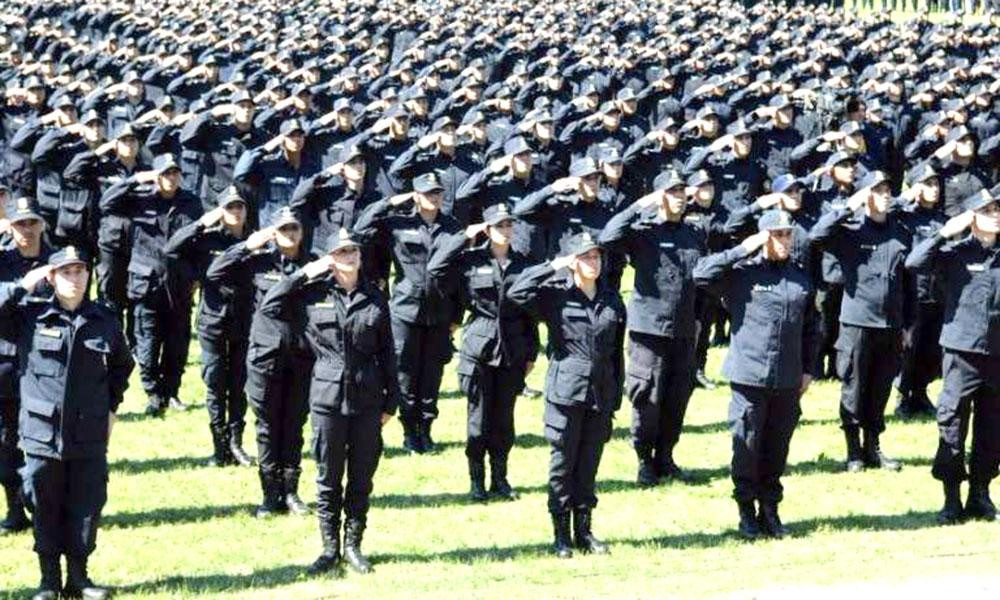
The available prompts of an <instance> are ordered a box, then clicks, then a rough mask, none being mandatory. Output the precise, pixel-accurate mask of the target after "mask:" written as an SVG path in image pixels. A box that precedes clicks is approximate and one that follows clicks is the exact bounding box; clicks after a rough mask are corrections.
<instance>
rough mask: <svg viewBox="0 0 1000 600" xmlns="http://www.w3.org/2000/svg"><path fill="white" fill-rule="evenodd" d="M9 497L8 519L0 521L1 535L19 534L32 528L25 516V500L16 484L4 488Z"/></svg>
mask: <svg viewBox="0 0 1000 600" xmlns="http://www.w3.org/2000/svg"><path fill="white" fill-rule="evenodd" d="M3 491H4V495H5V496H7V517H6V518H5V519H4V520H3V521H0V535H6V534H9V533H19V532H21V531H25V530H27V529H30V528H31V521H30V520H29V519H28V517H27V515H25V514H24V498H22V497H21V490H20V489H19V488H18V486H17V485H16V484H9V485H4V486H3Z"/></svg>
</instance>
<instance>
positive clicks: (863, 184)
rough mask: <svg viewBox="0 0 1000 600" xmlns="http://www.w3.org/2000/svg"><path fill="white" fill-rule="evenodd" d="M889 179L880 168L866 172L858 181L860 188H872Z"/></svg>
mask: <svg viewBox="0 0 1000 600" xmlns="http://www.w3.org/2000/svg"><path fill="white" fill-rule="evenodd" d="M887 181H888V178H887V177H886V176H885V173H883V172H882V171H879V170H874V171H868V172H867V173H865V176H864V177H862V178H861V181H860V182H858V189H861V190H870V189H872V188H873V187H876V186H878V185H879V184H882V183H886V182H887Z"/></svg>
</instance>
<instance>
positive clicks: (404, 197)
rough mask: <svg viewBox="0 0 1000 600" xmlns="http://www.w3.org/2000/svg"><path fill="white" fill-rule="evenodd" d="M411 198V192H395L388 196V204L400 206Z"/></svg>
mask: <svg viewBox="0 0 1000 600" xmlns="http://www.w3.org/2000/svg"><path fill="white" fill-rule="evenodd" d="M410 200H413V192H406V193H405V194H396V195H395V196H392V197H390V198H389V206H402V205H404V204H406V203H407V202H409V201H410Z"/></svg>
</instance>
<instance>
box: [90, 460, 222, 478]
mask: <svg viewBox="0 0 1000 600" xmlns="http://www.w3.org/2000/svg"><path fill="white" fill-rule="evenodd" d="M109 466H110V468H111V472H112V473H115V472H118V473H126V474H129V475H137V474H140V473H149V472H152V471H176V470H185V469H198V468H201V467H206V468H207V467H208V458H207V457H199V456H173V457H162V458H143V459H138V460H133V459H130V458H122V459H119V460H116V461H114V462H112V463H111V464H110V465H109ZM213 468H215V467H213Z"/></svg>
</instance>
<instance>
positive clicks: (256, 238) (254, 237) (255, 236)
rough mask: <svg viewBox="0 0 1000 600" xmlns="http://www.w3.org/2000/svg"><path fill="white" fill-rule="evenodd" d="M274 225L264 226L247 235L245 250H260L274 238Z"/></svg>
mask: <svg viewBox="0 0 1000 600" xmlns="http://www.w3.org/2000/svg"><path fill="white" fill-rule="evenodd" d="M275 231H276V230H275V228H274V227H265V228H264V229H261V230H259V231H255V232H253V233H251V234H250V235H249V236H248V237H247V250H260V249H261V248H263V247H264V246H266V245H267V243H268V242H270V241H271V240H273V239H274V233H275Z"/></svg>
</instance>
